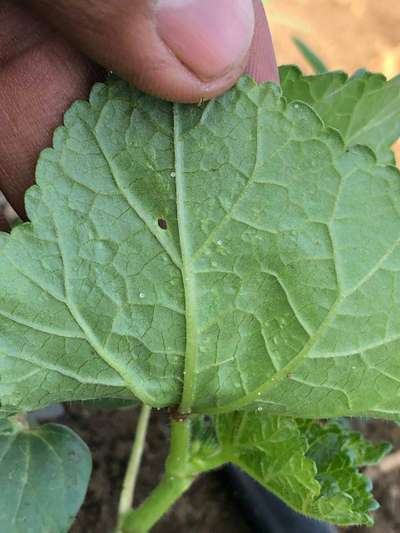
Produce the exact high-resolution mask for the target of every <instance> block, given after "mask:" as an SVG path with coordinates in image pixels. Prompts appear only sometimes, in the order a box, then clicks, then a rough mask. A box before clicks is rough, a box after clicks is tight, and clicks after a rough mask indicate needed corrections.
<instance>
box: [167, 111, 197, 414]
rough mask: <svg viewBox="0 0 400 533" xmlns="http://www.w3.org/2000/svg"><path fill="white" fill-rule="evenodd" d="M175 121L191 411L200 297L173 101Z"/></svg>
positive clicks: (186, 397)
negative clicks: (192, 255)
mask: <svg viewBox="0 0 400 533" xmlns="http://www.w3.org/2000/svg"><path fill="white" fill-rule="evenodd" d="M173 122H174V153H175V187H176V212H177V221H178V230H179V242H180V248H181V256H182V283H183V289H184V295H185V315H186V351H185V366H184V373H183V390H182V398H181V403H180V406H179V410H180V411H181V412H182V413H189V412H190V411H191V407H192V404H193V397H194V386H195V383H194V380H195V374H196V355H197V336H198V326H197V316H196V315H197V313H196V308H197V298H196V282H195V273H194V272H193V266H192V261H191V250H190V235H189V223H188V222H189V221H188V218H187V212H186V206H185V204H186V198H185V165H184V146H183V141H182V137H181V122H180V106H179V104H173Z"/></svg>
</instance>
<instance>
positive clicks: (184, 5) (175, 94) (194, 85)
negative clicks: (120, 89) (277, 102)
mask: <svg viewBox="0 0 400 533" xmlns="http://www.w3.org/2000/svg"><path fill="white" fill-rule="evenodd" d="M27 1H28V0H27ZM28 4H29V5H31V6H33V7H34V8H35V9H36V10H37V11H38V12H40V13H41V14H42V16H43V17H45V18H46V19H47V20H48V21H49V22H50V23H51V24H54V25H56V26H57V27H58V29H59V30H60V31H62V32H64V33H65V35H67V37H68V38H69V39H70V40H71V41H73V42H74V43H75V44H77V45H78V46H79V48H80V49H81V50H83V51H84V52H85V53H86V54H87V55H88V56H90V57H91V58H92V59H94V60H95V61H97V62H98V63H100V64H102V65H104V66H106V67H107V68H108V69H109V70H113V71H116V72H117V73H118V74H120V75H121V76H122V77H123V78H125V79H127V80H128V81H130V82H131V83H133V84H134V85H135V86H136V87H138V88H140V89H142V90H143V91H145V92H149V93H151V94H155V95H157V96H160V97H162V98H166V99H168V100H173V101H180V102H198V101H199V100H201V99H203V98H212V97H214V96H215V95H218V94H221V93H223V92H224V91H226V90H227V89H229V88H230V87H231V86H232V85H233V84H234V83H235V82H236V80H237V79H238V77H239V76H240V75H241V74H242V72H243V70H244V68H245V66H246V63H247V56H248V52H249V49H250V46H251V42H252V38H253V34H254V24H255V18H254V7H253V0H218V1H216V0H157V1H155V0H135V1H133V0H91V1H90V2H89V1H85V2H82V0H58V1H57V2H55V1H54V0H29V1H28Z"/></svg>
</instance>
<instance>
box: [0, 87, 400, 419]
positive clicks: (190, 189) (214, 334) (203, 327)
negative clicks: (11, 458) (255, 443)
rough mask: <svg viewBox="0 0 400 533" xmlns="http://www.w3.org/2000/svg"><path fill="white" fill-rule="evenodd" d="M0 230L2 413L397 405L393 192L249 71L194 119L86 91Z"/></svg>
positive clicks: (107, 92)
mask: <svg viewBox="0 0 400 533" xmlns="http://www.w3.org/2000/svg"><path fill="white" fill-rule="evenodd" d="M36 177H37V185H36V186H34V187H32V188H31V189H30V190H29V191H28V193H27V195H26V209H27V213H28V216H29V218H30V220H31V223H28V224H23V225H21V226H18V227H16V228H15V229H14V230H13V231H12V234H11V235H10V236H8V235H6V234H1V239H0V240H1V245H0V294H1V298H0V376H1V380H0V400H1V404H2V407H1V408H2V409H3V410H11V409H13V408H15V407H16V408H19V409H25V410H29V409H32V408H35V407H38V406H43V405H47V404H50V403H54V402H57V401H64V400H84V399H96V398H105V397H110V398H125V399H129V398H133V397H134V396H135V397H137V398H139V399H140V400H141V401H144V402H146V403H148V404H150V405H152V406H156V407H161V406H167V405H178V404H180V406H181V409H182V410H183V411H189V410H193V411H195V412H199V413H201V412H206V413H217V412H227V411H232V410H235V409H241V408H249V407H255V406H260V405H261V406H263V407H264V409H265V411H267V412H270V413H275V414H285V415H291V416H301V417H324V418H325V417H331V416H345V415H357V414H365V415H367V414H368V415H372V416H382V417H395V416H397V415H398V413H399V412H400V394H399V392H400V389H399V383H400V366H399V365H398V353H399V348H400V305H399V304H400V283H399V282H400V276H399V267H400V249H399V245H400V210H399V206H400V180H399V172H398V170H397V169H396V168H394V167H390V166H387V167H385V166H382V165H380V164H378V163H377V161H376V158H375V156H374V154H373V152H372V151H371V150H370V149H369V148H366V147H359V146H355V147H348V146H346V145H345V144H344V143H343V140H342V138H341V137H340V135H339V133H337V132H336V131H333V130H331V129H329V128H326V127H325V126H324V125H323V123H322V122H321V120H320V119H319V117H318V116H317V115H316V113H315V112H314V111H313V110H312V109H311V108H310V107H309V106H308V105H306V104H303V103H301V102H293V103H287V102H286V101H285V99H283V98H282V97H281V95H280V91H279V89H278V88H277V87H276V86H274V85H272V84H266V85H262V86H257V85H256V84H255V83H254V82H253V81H252V80H250V79H249V78H243V79H242V80H241V81H240V82H239V84H238V86H237V87H236V88H234V89H232V90H231V91H230V92H229V93H227V94H225V95H224V96H222V97H220V98H218V99H216V100H214V101H212V102H210V103H208V104H206V105H201V106H184V105H173V104H170V103H166V102H161V101H159V100H157V99H154V98H152V97H150V96H145V95H143V94H141V93H139V92H138V91H136V90H134V89H132V88H130V87H129V86H128V85H127V84H126V83H124V82H122V81H118V80H110V81H109V82H108V83H106V84H100V85H96V86H95V88H94V89H93V91H92V94H91V97H90V103H87V102H79V103H76V104H74V105H73V106H72V108H71V109H70V111H68V112H67V114H66V116H65V126H64V127H62V128H59V129H58V130H57V131H56V133H55V136H54V147H53V148H52V149H49V150H45V151H44V152H43V153H42V155H41V157H40V160H39V163H38V167H37V175H36Z"/></svg>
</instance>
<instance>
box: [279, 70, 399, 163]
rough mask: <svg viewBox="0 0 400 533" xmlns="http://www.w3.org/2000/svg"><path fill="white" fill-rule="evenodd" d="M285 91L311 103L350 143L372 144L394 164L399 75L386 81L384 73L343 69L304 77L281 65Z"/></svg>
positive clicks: (380, 155)
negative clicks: (351, 72)
mask: <svg viewBox="0 0 400 533" xmlns="http://www.w3.org/2000/svg"><path fill="white" fill-rule="evenodd" d="M280 77H281V82H282V90H283V94H284V95H285V97H286V98H288V100H289V101H293V100H301V101H303V102H306V103H308V104H310V105H311V106H312V107H313V108H314V109H315V110H316V111H317V112H318V114H319V115H320V117H321V118H322V119H323V120H324V121H325V123H326V124H327V125H328V126H331V127H333V128H336V129H338V130H339V131H340V133H341V134H342V136H343V139H344V141H345V143H346V144H347V145H348V146H352V145H356V144H364V145H367V146H369V147H371V148H372V149H373V150H374V151H375V153H376V155H377V157H378V159H379V160H380V161H382V162H386V163H392V162H393V161H394V159H393V153H392V151H391V150H390V147H391V146H392V144H393V143H394V142H395V141H396V140H397V139H398V138H399V136H400V76H397V77H396V78H393V79H392V80H390V81H386V78H385V77H384V76H382V75H381V74H372V73H371V72H362V71H360V72H359V74H357V75H355V76H353V77H351V78H350V79H349V78H348V76H347V74H345V73H344V72H327V73H324V74H320V75H316V76H304V75H303V74H302V73H301V71H300V70H299V69H298V68H297V67H293V66H283V67H281V68H280Z"/></svg>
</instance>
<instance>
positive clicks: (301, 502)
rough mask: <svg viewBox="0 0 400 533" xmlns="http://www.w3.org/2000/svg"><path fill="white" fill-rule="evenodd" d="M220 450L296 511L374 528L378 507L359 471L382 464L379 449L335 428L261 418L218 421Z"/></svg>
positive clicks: (250, 415)
mask: <svg viewBox="0 0 400 533" xmlns="http://www.w3.org/2000/svg"><path fill="white" fill-rule="evenodd" d="M217 433H218V440H219V444H220V446H221V448H222V450H223V452H224V453H225V455H226V457H227V459H228V460H230V461H231V462H233V463H235V464H237V465H238V466H240V467H241V468H242V469H243V470H245V471H246V472H247V473H248V474H249V475H251V476H252V477H253V478H255V479H256V480H257V481H259V483H261V484H262V485H263V486H264V487H266V488H267V489H269V490H270V491H272V492H273V493H275V494H276V495H277V496H279V497H280V498H281V499H282V500H284V501H285V502H286V503H287V504H288V505H290V506H291V507H292V508H293V509H295V510H296V511H298V512H300V513H303V514H305V515H307V516H311V517H313V518H316V519H319V520H326V521H328V522H331V523H333V524H337V525H342V526H345V525H350V524H359V525H361V524H365V525H369V526H370V525H372V524H373V522H372V518H371V516H370V514H369V513H370V512H371V511H372V510H374V509H376V508H377V507H378V504H377V502H376V501H375V500H374V499H373V496H372V494H371V483H370V481H369V480H368V479H367V478H366V477H365V476H364V475H362V474H360V472H359V471H358V468H359V467H362V466H366V465H371V464H375V463H377V462H379V461H380V460H381V459H382V457H383V456H384V455H385V454H386V453H387V452H388V451H389V449H390V447H389V446H388V445H387V444H381V445H377V446H374V445H372V444H370V443H369V442H367V441H366V440H364V438H363V437H362V436H361V435H360V434H359V433H355V432H351V431H349V430H348V429H345V428H343V427H341V426H340V425H338V424H336V423H327V424H321V423H318V422H313V421H305V420H293V419H292V418H287V417H275V416H267V417H265V416H263V414H261V413H258V412H256V413H239V412H237V413H231V414H228V415H219V416H218V417H217Z"/></svg>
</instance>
